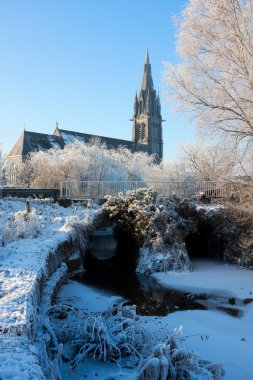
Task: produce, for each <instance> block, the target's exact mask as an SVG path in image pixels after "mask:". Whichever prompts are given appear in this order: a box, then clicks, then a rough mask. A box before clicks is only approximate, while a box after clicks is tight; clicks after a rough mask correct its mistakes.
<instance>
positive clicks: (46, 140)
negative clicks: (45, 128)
mask: <svg viewBox="0 0 253 380" xmlns="http://www.w3.org/2000/svg"><path fill="white" fill-rule="evenodd" d="M52 148H54V149H59V148H63V146H62V144H61V141H60V140H59V137H58V136H54V135H48V134H45V133H37V132H29V131H24V132H23V133H22V134H21V136H20V137H19V139H18V141H17V142H16V144H15V145H14V147H13V148H12V149H11V151H10V153H9V154H8V156H9V157H11V156H22V157H24V156H27V155H28V154H29V153H31V152H39V151H41V150H42V151H46V150H48V149H52Z"/></svg>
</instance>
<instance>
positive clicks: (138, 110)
mask: <svg viewBox="0 0 253 380" xmlns="http://www.w3.org/2000/svg"><path fill="white" fill-rule="evenodd" d="M131 121H132V123H133V126H132V140H121V139H117V138H112V137H104V136H96V135H92V134H87V133H81V132H75V131H70V130H64V129H60V128H59V125H58V123H57V124H56V129H55V131H54V133H53V134H52V135H50V134H45V133H39V132H29V131H26V130H24V131H23V133H22V134H21V136H20V137H19V139H18V141H17V142H16V144H15V145H14V147H13V148H12V149H11V151H10V153H9V154H8V155H7V159H8V161H9V163H12V164H13V165H15V164H16V163H18V162H20V161H23V160H25V159H26V157H27V156H28V155H29V154H30V153H33V152H38V151H41V150H43V151H45V150H48V149H52V148H54V149H63V148H64V146H65V145H67V144H71V143H74V142H75V141H81V142H85V143H88V142H89V141H91V140H92V139H94V138H98V139H100V140H101V141H102V142H104V143H105V144H106V146H107V148H108V149H116V148H118V147H119V146H122V145H123V146H125V147H126V148H128V149H130V150H131V151H133V152H137V151H144V152H147V153H148V154H156V155H157V158H158V160H161V159H162V158H163V139H162V121H163V120H162V116H161V103H160V98H159V94H157V93H156V90H155V89H154V85H153V79H152V73H151V64H150V61H149V54H148V50H147V52H146V57H145V63H144V69H143V74H142V84H141V89H140V92H139V95H138V96H137V93H136V95H135V99H134V111H133V118H132V119H131Z"/></svg>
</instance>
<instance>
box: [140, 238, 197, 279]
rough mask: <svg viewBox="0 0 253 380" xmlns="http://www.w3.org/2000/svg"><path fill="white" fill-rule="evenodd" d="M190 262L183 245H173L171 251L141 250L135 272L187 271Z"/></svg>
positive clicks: (189, 267)
mask: <svg viewBox="0 0 253 380" xmlns="http://www.w3.org/2000/svg"><path fill="white" fill-rule="evenodd" d="M190 269H191V262H190V259H189V256H188V254H187V252H186V250H185V247H184V245H183V244H175V245H174V246H173V247H172V248H171V250H165V249H164V250H160V251H159V250H158V251H156V250H154V249H152V248H141V249H140V256H139V260H138V263H137V267H136V272H138V273H143V274H149V273H154V272H167V271H171V270H172V271H183V270H184V271H187V270H190Z"/></svg>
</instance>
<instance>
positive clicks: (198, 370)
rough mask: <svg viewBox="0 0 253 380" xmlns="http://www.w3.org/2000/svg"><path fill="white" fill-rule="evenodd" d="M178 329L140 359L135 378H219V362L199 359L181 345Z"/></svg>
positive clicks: (220, 370)
mask: <svg viewBox="0 0 253 380" xmlns="http://www.w3.org/2000/svg"><path fill="white" fill-rule="evenodd" d="M178 332H180V329H179V330H177V331H175V332H174V333H172V334H171V335H170V336H169V337H168V338H167V339H166V341H165V342H164V343H159V344H157V345H156V346H155V347H154V349H153V352H152V354H151V355H150V356H149V357H148V358H146V359H144V360H142V361H141V362H140V365H139V370H138V374H137V379H136V380H169V379H174V380H182V379H184V380H193V379H194V380H196V379H200V378H201V379H206V380H211V379H212V380H220V379H222V377H223V375H224V371H223V368H222V366H221V364H213V363H210V362H207V361H203V360H201V359H200V358H199V357H198V355H196V354H195V353H194V352H193V351H191V350H189V349H187V348H185V347H182V346H181V339H180V335H179V334H178Z"/></svg>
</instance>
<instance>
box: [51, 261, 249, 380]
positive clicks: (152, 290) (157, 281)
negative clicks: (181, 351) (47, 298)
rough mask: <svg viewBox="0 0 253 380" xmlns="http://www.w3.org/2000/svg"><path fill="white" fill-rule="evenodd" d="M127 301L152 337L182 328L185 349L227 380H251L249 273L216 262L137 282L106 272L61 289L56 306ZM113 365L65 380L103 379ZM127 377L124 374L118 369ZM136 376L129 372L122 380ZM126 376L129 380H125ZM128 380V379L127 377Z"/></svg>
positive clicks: (93, 307)
mask: <svg viewBox="0 0 253 380" xmlns="http://www.w3.org/2000/svg"><path fill="white" fill-rule="evenodd" d="M123 301H127V302H128V303H130V304H136V306H137V313H138V314H139V315H140V316H141V318H142V321H143V324H144V325H145V327H147V328H148V329H149V330H150V331H151V332H152V333H159V331H160V333H161V336H162V334H163V333H164V332H165V331H168V332H169V331H173V329H175V328H179V327H180V326H182V329H183V333H182V337H183V339H184V345H185V346H187V347H189V348H191V349H193V350H194V351H195V352H197V353H198V354H199V356H200V357H201V358H202V359H206V360H210V361H212V362H220V363H223V366H224V369H225V371H226V374H225V379H227V380H233V379H235V380H238V379H241V380H247V379H253V363H252V360H251V356H252V352H253V272H252V271H248V270H243V269H239V268H238V267H236V266H233V265H225V264H223V263H220V262H214V261H203V260H202V261H201V260H198V261H194V270H193V272H190V273H175V272H173V273H172V272H168V273H157V274H155V275H153V276H143V275H142V276H137V275H133V274H126V273H122V272H121V273H120V272H117V273H115V272H113V271H110V270H108V271H107V272H103V271H102V270H98V271H96V272H94V271H92V272H88V273H86V274H82V273H79V274H78V275H77V274H76V275H75V276H73V278H72V279H71V280H70V281H69V282H68V283H67V284H66V285H64V286H63V288H62V289H61V292H60V294H59V296H58V302H60V303H64V304H68V305H71V307H82V308H84V309H87V310H88V311H90V312H100V311H104V310H106V309H107V308H108V307H111V306H113V305H114V304H118V303H121V302H123ZM118 371H119V368H118V367H117V366H116V365H112V364H104V363H98V362H94V361H92V360H88V361H87V362H85V363H84V364H83V366H82V368H79V369H78V370H77V371H76V372H75V373H72V372H70V371H69V370H68V368H67V364H64V365H63V366H62V367H61V374H62V378H63V379H74V380H79V379H83V378H84V377H85V378H87V379H94V378H97V379H103V378H105V377H106V375H108V374H109V373H110V372H118ZM122 371H123V372H124V373H125V369H122ZM134 373H135V371H134V370H127V373H125V374H124V376H125V378H129V379H131V378H133V376H134ZM127 374H128V375H127ZM126 376H127V377H126Z"/></svg>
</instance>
